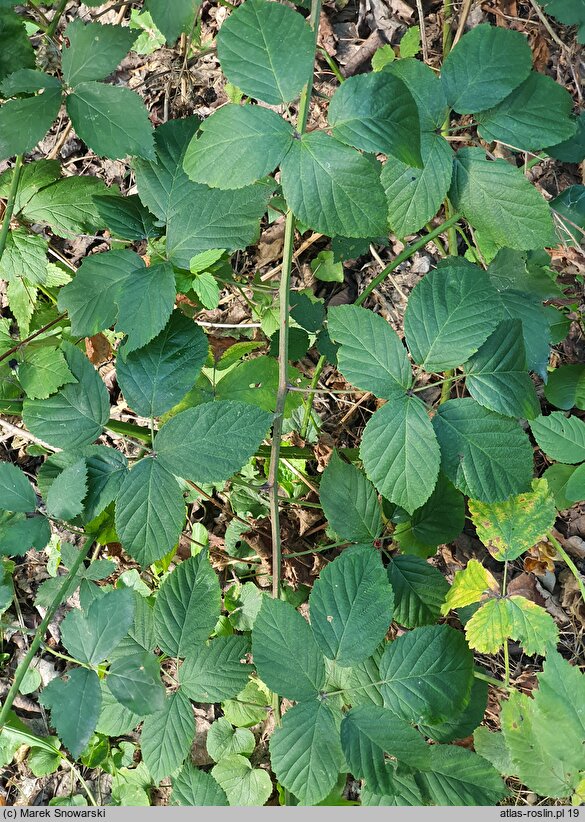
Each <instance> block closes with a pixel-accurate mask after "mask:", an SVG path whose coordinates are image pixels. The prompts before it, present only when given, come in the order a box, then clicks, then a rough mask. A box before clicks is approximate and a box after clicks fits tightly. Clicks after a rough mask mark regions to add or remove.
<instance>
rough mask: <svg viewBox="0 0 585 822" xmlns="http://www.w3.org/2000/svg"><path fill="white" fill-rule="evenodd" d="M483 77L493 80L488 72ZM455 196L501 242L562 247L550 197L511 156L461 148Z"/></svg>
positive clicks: (461, 208) (467, 213) (481, 228)
mask: <svg viewBox="0 0 585 822" xmlns="http://www.w3.org/2000/svg"><path fill="white" fill-rule="evenodd" d="M474 30H475V29H474ZM498 30H499V31H502V32H504V31H507V30H504V29H498ZM508 33H510V34H512V33H516V32H511V31H510V32H508ZM520 36H522V35H520ZM482 76H484V77H485V78H486V79H488V80H489V82H490V83H491V80H492V78H491V77H489V75H486V74H485V73H484V72H483V70H482ZM502 191H505V192H506V196H505V197H502V196H501V195H502ZM449 196H450V198H451V200H452V202H453V205H454V207H455V208H456V209H457V210H458V211H461V212H462V213H463V215H464V216H465V217H466V218H467V219H468V220H469V222H470V223H471V225H472V226H473V227H474V228H476V229H477V230H478V231H479V232H481V233H482V234H484V235H485V236H486V237H487V238H489V239H490V240H492V241H493V242H494V243H496V245H499V246H508V247H509V248H517V249H520V250H522V249H531V248H543V246H547V245H552V246H554V245H556V236H555V233H554V228H553V222H552V216H551V211H550V207H549V205H548V203H547V202H546V200H544V199H543V197H542V195H541V194H540V193H539V192H538V191H537V190H536V189H535V188H534V186H533V185H532V183H531V182H530V181H529V180H528V178H527V177H525V176H524V174H523V173H522V170H521V169H518V168H515V167H514V166H512V165H510V163H508V162H506V160H488V159H487V158H486V156H485V153H484V151H483V149H482V148H462V149H460V150H459V151H458V152H457V154H456V155H455V166H454V172H453V182H452V183H451V191H450V194H449Z"/></svg>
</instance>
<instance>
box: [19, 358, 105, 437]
mask: <svg viewBox="0 0 585 822" xmlns="http://www.w3.org/2000/svg"><path fill="white" fill-rule="evenodd" d="M61 348H62V350H63V353H64V355H65V359H66V361H67V366H68V367H69V370H70V371H71V373H72V374H73V376H74V377H75V379H76V380H77V382H76V383H69V384H67V385H64V386H63V387H62V388H61V389H59V391H57V393H56V394H51V396H50V397H49V398H48V399H46V400H31V399H26V400H25V401H24V405H23V419H24V423H25V425H26V427H27V428H28V429H29V431H30V432H31V433H32V434H34V435H35V436H36V437H39V438H40V439H42V440H45V442H48V443H49V444H50V445H55V446H56V447H57V448H65V449H74V448H79V447H81V446H83V445H89V444H90V443H91V442H93V441H94V440H95V439H97V437H99V435H100V434H101V433H102V430H103V427H104V425H105V424H106V422H107V420H108V418H109V411H110V401H109V395H108V391H107V389H106V386H105V385H104V383H103V382H102V380H101V378H100V376H99V374H98V373H97V372H96V370H95V368H94V367H93V365H92V364H91V363H90V361H89V360H88V359H87V357H86V356H85V355H84V354H82V353H81V351H80V350H79V349H78V348H76V347H75V346H74V345H72V344H71V343H68V342H64V343H62V346H61Z"/></svg>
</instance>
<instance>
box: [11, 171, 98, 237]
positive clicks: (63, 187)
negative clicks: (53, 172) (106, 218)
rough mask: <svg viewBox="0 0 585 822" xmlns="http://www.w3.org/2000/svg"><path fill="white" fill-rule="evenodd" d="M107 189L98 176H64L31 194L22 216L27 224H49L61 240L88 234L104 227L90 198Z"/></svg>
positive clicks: (92, 198) (92, 199)
mask: <svg viewBox="0 0 585 822" xmlns="http://www.w3.org/2000/svg"><path fill="white" fill-rule="evenodd" d="M107 190H108V189H107V188H106V186H105V184H104V182H103V180H100V179H99V178H98V177H89V176H73V177H66V178H65V179H63V180H57V182H55V183H53V184H52V185H49V186H46V187H45V188H43V189H41V191H39V192H37V193H36V194H34V195H33V196H32V197H31V198H30V200H29V201H28V203H27V204H26V205H25V206H24V208H23V211H22V215H23V217H24V218H25V219H26V220H27V221H28V222H30V223H41V224H45V225H49V226H50V227H51V229H52V230H53V232H54V233H55V234H57V235H58V236H59V237H64V238H65V239H71V238H72V237H74V236H76V235H77V234H92V233H95V232H96V230H97V229H102V228H105V224H104V222H103V220H102V218H101V217H100V215H99V212H98V210H97V207H96V205H95V202H94V197H98V196H99V195H100V194H105V193H106V192H107Z"/></svg>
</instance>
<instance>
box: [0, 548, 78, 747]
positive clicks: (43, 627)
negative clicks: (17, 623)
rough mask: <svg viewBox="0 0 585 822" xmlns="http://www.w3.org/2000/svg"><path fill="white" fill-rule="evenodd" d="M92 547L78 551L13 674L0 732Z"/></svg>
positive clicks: (0, 711)
mask: <svg viewBox="0 0 585 822" xmlns="http://www.w3.org/2000/svg"><path fill="white" fill-rule="evenodd" d="M92 545H93V540H90V539H88V540H87V541H86V543H85V545H84V546H83V548H82V549H81V550H80V551H79V554H78V556H77V558H76V559H75V562H74V563H73V565H72V566H71V568H70V569H69V573H68V574H67V575H66V576H65V577H64V578H63V584H62V585H61V587H60V588H59V590H58V591H57V593H56V594H55V596H54V598H53V601H52V602H51V604H50V605H49V607H48V608H47V613H46V614H45V618H44V619H43V621H42V622H41V624H40V625H39V627H38V628H37V630H36V631H35V635H34V637H33V641H32V642H31V644H30V648H29V649H28V651H27V654H26V656H25V657H24V659H23V660H22V662H21V663H20V664H19V666H18V668H17V669H16V673H15V674H14V681H13V683H12V686H11V687H10V690H9V691H8V693H7V694H6V699H5V700H4V704H3V705H2V710H0V731H1V730H2V728H3V727H4V725H5V724H6V721H7V719H8V714H9V713H10V710H11V708H12V703H13V702H14V700H15V698H16V696H17V694H18V691H19V689H20V686H21V684H22V680H23V679H24V677H25V675H26V672H27V671H28V669H29V668H30V665H31V662H32V661H33V659H34V656H35V654H36V652H37V651H38V650H39V648H40V646H41V643H42V641H43V637H44V635H45V633H46V632H47V629H48V627H49V624H50V622H51V620H52V619H53V617H54V616H55V614H56V612H57V609H58V607H59V606H60V605H61V602H62V600H63V597H64V595H65V592H66V591H67V588H68V586H69V583H70V581H71V579H72V578H73V577H74V576H75V574H76V573H77V572H78V570H79V569H80V568H81V565H82V563H83V561H84V560H85V558H86V557H87V555H88V554H89V551H90V549H91V546H92Z"/></svg>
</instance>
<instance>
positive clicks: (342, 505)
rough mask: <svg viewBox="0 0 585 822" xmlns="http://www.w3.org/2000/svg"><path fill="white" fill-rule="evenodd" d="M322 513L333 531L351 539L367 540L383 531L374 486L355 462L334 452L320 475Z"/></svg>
mask: <svg viewBox="0 0 585 822" xmlns="http://www.w3.org/2000/svg"><path fill="white" fill-rule="evenodd" d="M319 497H320V500H321V505H322V506H323V513H324V514H325V516H326V517H327V520H328V521H329V524H330V525H331V527H332V528H333V530H334V531H335V533H336V534H338V535H339V536H340V537H341V538H342V539H348V540H350V541H351V542H370V541H371V540H374V539H376V538H377V537H379V536H380V534H381V533H382V515H381V512H380V505H379V503H378V495H377V493H376V489H375V488H374V486H373V485H372V483H371V482H370V481H369V480H368V479H367V477H366V476H365V475H364V474H363V472H362V471H360V470H359V469H358V468H356V467H355V466H354V465H349V464H348V463H346V462H343V460H341V459H340V458H339V456H338V455H337V452H335V451H334V452H333V454H332V456H331V459H330V460H329V463H328V465H327V467H326V468H325V470H324V471H323V476H322V478H321V484H320V486H319Z"/></svg>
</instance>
